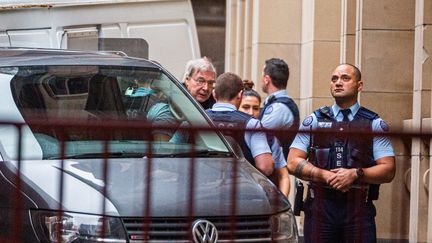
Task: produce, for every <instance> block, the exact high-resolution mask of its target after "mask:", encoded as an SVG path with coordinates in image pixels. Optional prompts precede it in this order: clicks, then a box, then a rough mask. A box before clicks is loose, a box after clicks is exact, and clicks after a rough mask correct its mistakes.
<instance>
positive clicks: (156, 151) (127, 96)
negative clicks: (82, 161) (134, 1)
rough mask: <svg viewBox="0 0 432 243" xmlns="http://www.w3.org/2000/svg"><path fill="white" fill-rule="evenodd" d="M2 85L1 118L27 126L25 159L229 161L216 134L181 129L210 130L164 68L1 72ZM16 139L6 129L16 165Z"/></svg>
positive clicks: (5, 142) (2, 137)
mask: <svg viewBox="0 0 432 243" xmlns="http://www.w3.org/2000/svg"><path fill="white" fill-rule="evenodd" d="M7 81H9V82H7ZM0 85H3V86H4V87H2V88H1V90H2V91H0V95H2V96H3V97H4V98H5V99H6V102H8V103H5V104H4V106H6V104H8V105H7V107H5V108H2V111H0V119H2V120H5V119H6V120H11V121H12V122H23V123H26V124H28V125H26V126H25V127H24V128H23V130H22V131H23V133H22V138H23V143H22V144H23V145H24V146H23V149H22V152H21V153H22V154H21V156H22V158H23V159H26V158H28V159H59V158H61V157H63V158H101V157H105V156H108V157H146V156H147V157H149V156H152V157H190V156H196V157H208V156H229V155H230V152H229V150H228V148H227V147H226V145H225V144H224V142H223V141H222V140H221V138H220V137H219V134H217V133H216V132H213V131H211V129H207V130H202V129H201V130H193V131H192V130H187V129H183V128H191V127H199V128H204V129H206V128H210V125H209V122H208V121H207V120H206V119H205V117H204V116H203V113H202V112H201V111H200V110H199V109H198V108H197V106H196V104H195V103H194V102H192V101H191V99H190V98H189V97H188V96H187V95H186V93H185V91H184V89H182V88H181V87H180V86H181V84H179V83H178V82H177V81H174V80H172V79H170V78H169V77H168V76H167V75H166V74H165V73H163V71H161V70H160V69H156V68H136V67H133V68H131V67H119V66H115V67H113V66H31V67H12V68H1V69H0ZM8 86H9V87H8ZM5 90H7V91H5ZM10 91H11V92H10ZM9 92H10V93H9ZM73 121H77V122H76V123H74V122H73ZM56 122H60V125H57V123H56ZM62 122H63V125H61V123H62ZM64 122H67V125H64ZM46 124H49V125H46ZM74 124H79V126H75V125H74ZM95 124H99V126H95ZM110 124H113V126H110ZM18 137H19V136H18V130H17V128H16V127H15V126H12V125H2V126H1V127H0V142H1V144H2V146H3V148H4V150H5V153H6V154H7V157H9V158H11V159H14V158H15V159H16V158H18V155H17V154H16V153H17V151H18V150H17V144H18ZM62 141H63V142H64V145H65V149H64V154H63V156H62V153H61V144H62ZM104 141H108V143H106V142H104ZM106 145H108V146H106Z"/></svg>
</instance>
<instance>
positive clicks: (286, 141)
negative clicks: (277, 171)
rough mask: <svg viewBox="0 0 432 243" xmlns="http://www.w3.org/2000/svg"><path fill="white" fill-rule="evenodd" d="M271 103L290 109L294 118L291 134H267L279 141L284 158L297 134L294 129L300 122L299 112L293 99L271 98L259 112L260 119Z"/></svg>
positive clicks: (284, 97)
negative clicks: (280, 104)
mask: <svg viewBox="0 0 432 243" xmlns="http://www.w3.org/2000/svg"><path fill="white" fill-rule="evenodd" d="M273 103H282V104H284V105H285V106H286V107H288V109H290V111H291V112H292V113H293V116H294V122H293V124H292V125H291V127H290V129H293V130H292V132H286V133H285V132H284V133H281V132H279V133H276V134H269V135H271V136H275V137H277V139H278V140H279V143H280V145H281V147H282V150H283V153H284V156H285V158H286V157H287V156H288V152H289V147H290V146H291V143H292V141H293V140H294V138H295V136H296V134H297V132H296V129H298V126H299V122H300V116H299V110H298V107H297V105H296V103H295V102H294V100H293V99H291V98H289V97H286V96H283V97H277V98H276V97H274V96H273V97H272V98H270V99H269V100H268V101H267V103H266V104H265V106H264V107H263V109H262V110H261V113H260V119H262V118H263V116H264V112H265V110H266V109H267V108H268V107H269V106H270V105H271V104H273ZM269 137H270V136H269Z"/></svg>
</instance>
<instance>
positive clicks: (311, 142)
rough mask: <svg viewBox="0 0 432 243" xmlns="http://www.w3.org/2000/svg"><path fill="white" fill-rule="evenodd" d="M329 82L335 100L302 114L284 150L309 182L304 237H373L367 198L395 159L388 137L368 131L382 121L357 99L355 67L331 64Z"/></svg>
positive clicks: (383, 127)
mask: <svg viewBox="0 0 432 243" xmlns="http://www.w3.org/2000/svg"><path fill="white" fill-rule="evenodd" d="M330 87H331V94H332V96H333V97H334V100H335V103H334V104H333V105H332V106H330V107H321V108H320V109H318V110H316V111H315V112H314V113H313V114H311V115H310V116H308V117H306V118H305V120H304V121H303V122H302V124H301V126H300V132H299V133H298V134H297V136H296V138H295V140H294V141H293V143H292V145H291V149H290V152H289V155H288V168H289V171H290V172H291V173H292V174H294V175H295V176H297V177H298V178H301V179H304V180H308V181H309V186H308V195H307V198H306V202H305V204H304V212H305V219H304V240H305V242H306V243H308V242H332V243H333V242H367V243H369V242H376V228H375V215H376V210H375V207H374V204H373V201H374V200H377V199H378V189H379V185H380V184H382V183H388V182H391V181H392V180H393V177H394V175H395V161H394V152H393V148H392V145H391V142H390V140H389V139H388V138H387V137H385V136H381V135H375V136H374V135H372V134H373V133H374V132H379V133H381V132H386V131H388V126H387V124H386V123H385V122H384V121H383V120H382V119H381V118H380V117H379V116H378V115H377V114H376V113H374V112H372V111H370V110H368V109H366V108H364V107H362V106H360V105H359V104H358V103H357V98H358V93H359V92H360V91H361V90H362V88H363V82H362V81H361V73H360V71H359V70H358V69H357V68H356V67H355V66H353V65H351V64H341V65H339V66H337V67H336V69H335V70H334V71H333V73H332V76H331V82H330ZM308 131H320V132H317V133H313V132H308ZM321 131H322V132H321ZM344 131H348V132H345V133H344ZM350 131H351V132H359V133H361V134H355V135H353V134H351V135H350V134H349V132H350Z"/></svg>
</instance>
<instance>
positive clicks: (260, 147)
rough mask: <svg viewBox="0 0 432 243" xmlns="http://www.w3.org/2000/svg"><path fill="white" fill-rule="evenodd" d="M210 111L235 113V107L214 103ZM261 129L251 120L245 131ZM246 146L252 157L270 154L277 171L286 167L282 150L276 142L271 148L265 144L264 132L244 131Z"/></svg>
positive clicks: (259, 123)
mask: <svg viewBox="0 0 432 243" xmlns="http://www.w3.org/2000/svg"><path fill="white" fill-rule="evenodd" d="M211 110H212V111H216V112H217V111H235V110H236V107H235V106H234V105H232V104H228V103H216V104H214V105H213V107H212V109H211ZM259 128H262V125H261V122H260V121H259V120H258V119H255V118H253V117H252V118H251V119H249V121H248V123H247V124H246V129H259ZM244 139H245V142H246V145H247V146H248V147H249V149H250V150H251V152H252V157H254V158H255V157H256V156H258V155H260V154H264V153H271V154H272V157H273V160H274V163H275V166H274V167H275V168H276V169H279V168H282V167H284V166H286V160H285V158H284V156H283V152H282V149H281V147H280V145H279V142H278V141H275V142H274V143H273V144H272V146H271V148H270V147H269V145H268V142H267V136H266V134H265V133H264V132H254V131H246V132H245V135H244Z"/></svg>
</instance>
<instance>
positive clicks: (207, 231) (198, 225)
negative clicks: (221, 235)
mask: <svg viewBox="0 0 432 243" xmlns="http://www.w3.org/2000/svg"><path fill="white" fill-rule="evenodd" d="M192 234H193V239H194V242H195V243H215V242H217V240H218V232H217V229H216V226H215V225H214V224H212V223H211V222H210V221H208V220H205V219H198V220H195V221H194V222H193V224H192Z"/></svg>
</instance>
